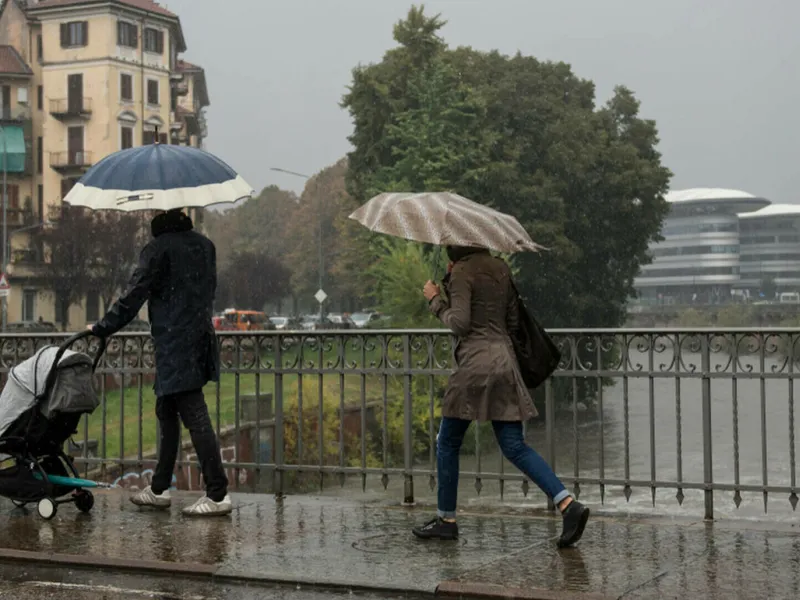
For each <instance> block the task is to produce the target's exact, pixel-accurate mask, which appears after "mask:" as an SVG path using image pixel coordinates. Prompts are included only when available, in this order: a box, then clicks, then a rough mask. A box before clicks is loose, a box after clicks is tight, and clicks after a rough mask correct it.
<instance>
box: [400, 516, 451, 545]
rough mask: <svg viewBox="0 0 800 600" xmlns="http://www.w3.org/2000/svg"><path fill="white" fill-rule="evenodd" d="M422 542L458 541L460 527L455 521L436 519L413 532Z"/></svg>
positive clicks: (415, 528)
mask: <svg viewBox="0 0 800 600" xmlns="http://www.w3.org/2000/svg"><path fill="white" fill-rule="evenodd" d="M411 531H412V532H413V533H414V535H415V536H417V537H418V538H419V539H421V540H457V539H458V525H456V522H455V521H452V522H448V521H444V520H442V519H441V517H436V518H435V519H432V520H430V521H428V522H427V523H425V525H423V526H422V527H414V529H412V530H411Z"/></svg>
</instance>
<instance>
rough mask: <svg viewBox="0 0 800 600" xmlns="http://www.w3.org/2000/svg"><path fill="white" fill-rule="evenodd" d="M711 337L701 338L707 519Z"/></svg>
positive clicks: (708, 510) (710, 512) (710, 503)
mask: <svg viewBox="0 0 800 600" xmlns="http://www.w3.org/2000/svg"><path fill="white" fill-rule="evenodd" d="M708 340H709V336H708V335H707V334H702V337H701V345H700V352H701V368H702V371H703V373H702V379H701V388H702V402H703V484H704V491H703V495H704V499H705V518H706V519H713V518H714V490H713V485H714V455H713V446H712V432H711V349H710V348H709V345H708Z"/></svg>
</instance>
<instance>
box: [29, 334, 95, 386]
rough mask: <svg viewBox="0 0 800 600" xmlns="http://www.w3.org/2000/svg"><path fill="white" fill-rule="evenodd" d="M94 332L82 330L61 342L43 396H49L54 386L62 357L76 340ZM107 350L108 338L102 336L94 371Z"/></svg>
mask: <svg viewBox="0 0 800 600" xmlns="http://www.w3.org/2000/svg"><path fill="white" fill-rule="evenodd" d="M93 335H94V334H93V333H92V332H91V331H89V330H86V331H81V332H79V333H76V334H75V335H72V336H70V337H68V338H67V339H66V340H64V341H63V342H61V345H59V347H58V352H56V359H55V362H54V363H53V368H52V369H50V372H49V373H48V374H47V379H46V380H45V384H44V392H43V397H47V396H48V395H49V394H50V390H51V389H52V388H53V385H54V384H55V381H56V375H57V372H58V369H57V367H58V363H60V362H61V359H62V358H63V356H64V353H65V352H66V351H67V350H69V349H70V348H71V347H72V345H73V344H74V343H75V342H79V341H80V340H83V339H86V338H88V337H91V336H93ZM105 351H106V338H103V337H101V338H100V348H98V350H97V355H96V356H95V357H94V360H93V361H92V372H94V371H96V370H97V366H98V365H99V364H100V359H101V358H102V357H103V353H104V352H105Z"/></svg>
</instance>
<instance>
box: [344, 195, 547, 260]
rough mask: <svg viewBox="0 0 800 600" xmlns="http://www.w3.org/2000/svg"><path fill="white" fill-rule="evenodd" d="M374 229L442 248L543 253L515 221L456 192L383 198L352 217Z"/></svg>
mask: <svg viewBox="0 0 800 600" xmlns="http://www.w3.org/2000/svg"><path fill="white" fill-rule="evenodd" d="M350 218H351V219H354V220H356V221H358V222H359V223H361V224H362V225H364V226H365V227H366V228H367V229H369V230H370V231H375V232H377V233H385V234H387V235H393V236H395V237H400V238H403V239H406V240H413V241H416V242H425V243H428V244H436V245H439V246H470V247H473V248H487V249H489V250H495V251H497V252H503V253H507V254H513V253H515V252H538V251H539V250H545V249H546V248H544V247H543V246H540V245H539V244H537V243H536V242H534V241H533V240H532V239H531V238H530V236H529V235H528V232H526V231H525V229H523V227H522V225H520V224H519V221H517V220H516V219H515V218H514V217H512V216H511V215H507V214H504V213H501V212H498V211H496V210H494V209H493V208H489V207H488V206H484V205H483V204H478V203H477V202H473V201H472V200H468V199H467V198H464V197H463V196H459V195H458V194H453V193H451V192H423V193H420V194H414V193H398V194H379V195H378V196H375V197H374V198H372V200H370V201H369V202H367V203H366V204H364V205H363V206H362V207H361V208H359V209H358V210H357V211H355V212H354V213H353V214H351V215H350Z"/></svg>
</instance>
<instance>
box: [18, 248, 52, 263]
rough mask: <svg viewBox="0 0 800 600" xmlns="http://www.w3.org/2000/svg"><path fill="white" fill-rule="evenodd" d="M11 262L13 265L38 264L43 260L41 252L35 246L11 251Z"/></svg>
mask: <svg viewBox="0 0 800 600" xmlns="http://www.w3.org/2000/svg"><path fill="white" fill-rule="evenodd" d="M11 262H12V263H13V264H15V265H38V264H41V263H42V262H44V261H43V258H42V252H41V251H40V250H38V249H36V248H25V249H20V250H12V251H11Z"/></svg>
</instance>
